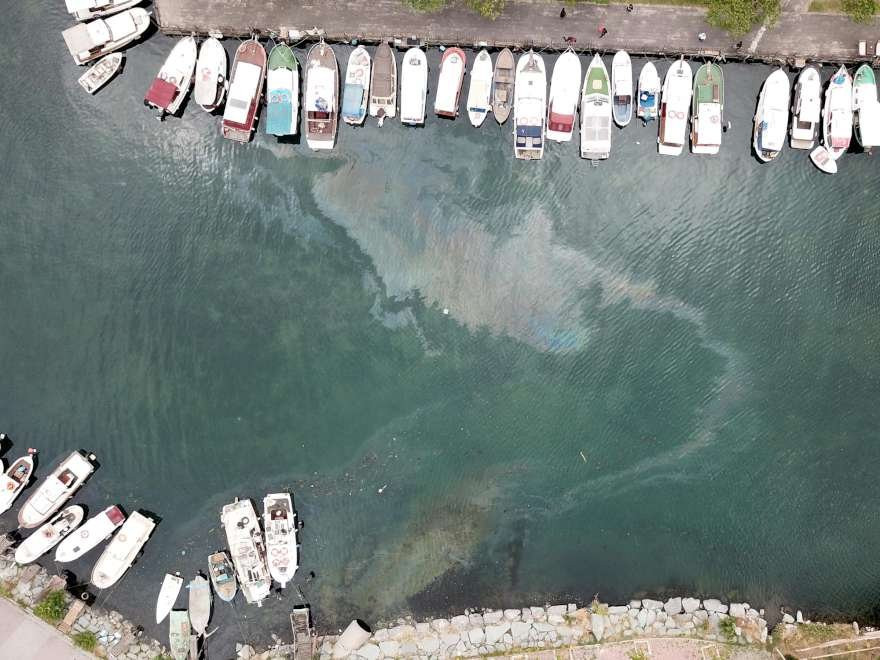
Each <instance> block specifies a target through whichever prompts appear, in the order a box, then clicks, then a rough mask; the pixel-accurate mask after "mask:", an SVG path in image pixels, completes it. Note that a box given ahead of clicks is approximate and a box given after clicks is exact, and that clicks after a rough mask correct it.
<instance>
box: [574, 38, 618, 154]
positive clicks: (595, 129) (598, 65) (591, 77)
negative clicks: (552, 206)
mask: <svg viewBox="0 0 880 660" xmlns="http://www.w3.org/2000/svg"><path fill="white" fill-rule="evenodd" d="M610 155H611V81H610V80H609V79H608V69H606V68H605V63H604V62H603V61H602V58H601V57H600V56H599V55H598V54H596V55H593V59H592V61H591V62H590V66H588V67H587V75H586V76H585V77H584V86H583V89H582V90H581V158H587V159H589V160H594V161H595V160H604V159H606V158H608V156H610Z"/></svg>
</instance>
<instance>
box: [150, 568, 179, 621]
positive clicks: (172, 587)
mask: <svg viewBox="0 0 880 660" xmlns="http://www.w3.org/2000/svg"><path fill="white" fill-rule="evenodd" d="M182 586H183V578H182V577H180V574H175V575H171V573H165V577H164V578H163V579H162V587H161V588H160V589H159V597H158V598H157V599H156V623H157V624H159V623H162V621H163V620H164V619H165V617H166V616H168V613H169V612H170V611H171V610H173V609H174V603H175V602H177V596H178V594H179V593H180V588H181V587H182Z"/></svg>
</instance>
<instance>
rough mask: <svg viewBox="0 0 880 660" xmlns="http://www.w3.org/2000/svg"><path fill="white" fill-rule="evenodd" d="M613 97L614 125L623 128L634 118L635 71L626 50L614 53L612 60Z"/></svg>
mask: <svg viewBox="0 0 880 660" xmlns="http://www.w3.org/2000/svg"><path fill="white" fill-rule="evenodd" d="M611 96H612V98H613V99H614V105H613V106H612V114H613V115H614V123H615V124H617V125H618V126H620V127H621V128H622V127H624V126H626V125H627V124H629V122H630V120H631V119H632V116H633V70H632V62H631V61H630V59H629V53H627V52H626V51H625V50H619V51H617V52H616V53H614V59H612V60H611Z"/></svg>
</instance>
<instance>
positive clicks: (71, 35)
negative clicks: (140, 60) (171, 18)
mask: <svg viewBox="0 0 880 660" xmlns="http://www.w3.org/2000/svg"><path fill="white" fill-rule="evenodd" d="M148 27H150V15H149V14H148V13H147V12H146V10H144V9H143V8H141V7H132V8H131V9H127V10H125V11H123V12H120V13H118V14H114V15H113V16H108V17H107V18H97V19H95V20H93V21H89V22H88V23H78V24H76V25H74V26H73V27H69V28H67V29H66V30H64V32H62V33H61V36H62V37H64V43H66V44H67V50H68V51H70V55H71V57H73V61H74V62H76V63H77V64H85V63H87V62H91V61H92V60H96V59H98V58H99V57H104V55H107V54H108V53H112V52H113V51H115V50H119V49H120V48H122V47H123V46H127V45H128V44H130V43H131V42H132V41H134V40H135V39H137V38H138V37H140V36H141V35H142V34H143V33H144V32H146V31H147V28H148Z"/></svg>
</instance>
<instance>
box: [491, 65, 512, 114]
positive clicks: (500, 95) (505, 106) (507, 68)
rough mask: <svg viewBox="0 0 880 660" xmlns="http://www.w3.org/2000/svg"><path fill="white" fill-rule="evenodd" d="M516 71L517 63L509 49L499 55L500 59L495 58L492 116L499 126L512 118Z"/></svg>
mask: <svg viewBox="0 0 880 660" xmlns="http://www.w3.org/2000/svg"><path fill="white" fill-rule="evenodd" d="M515 69H516V63H515V62H514V59H513V53H511V52H510V49H509V48H505V49H504V50H502V51H501V52H500V53H498V57H496V58H495V73H494V74H493V76H492V114H493V115H495V121H497V122H498V123H499V124H503V123H504V122H506V121H507V118H508V117H509V116H510V108H511V104H512V103H513V83H514V79H515V76H516V70H515Z"/></svg>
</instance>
